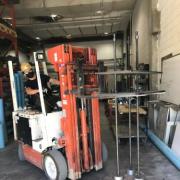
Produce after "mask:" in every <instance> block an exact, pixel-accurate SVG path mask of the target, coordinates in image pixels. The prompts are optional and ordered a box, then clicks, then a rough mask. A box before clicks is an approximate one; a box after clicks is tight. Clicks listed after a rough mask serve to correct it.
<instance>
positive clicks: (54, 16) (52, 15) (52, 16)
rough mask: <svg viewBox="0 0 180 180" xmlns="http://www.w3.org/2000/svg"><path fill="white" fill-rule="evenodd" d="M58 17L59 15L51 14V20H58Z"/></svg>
mask: <svg viewBox="0 0 180 180" xmlns="http://www.w3.org/2000/svg"><path fill="white" fill-rule="evenodd" d="M57 16H58V15H57V14H51V15H50V17H51V18H56V17H57Z"/></svg>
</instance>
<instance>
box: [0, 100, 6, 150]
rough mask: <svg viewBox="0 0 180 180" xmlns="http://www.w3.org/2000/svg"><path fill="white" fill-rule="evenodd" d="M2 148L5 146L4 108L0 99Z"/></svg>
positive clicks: (0, 139)
mask: <svg viewBox="0 0 180 180" xmlns="http://www.w3.org/2000/svg"><path fill="white" fill-rule="evenodd" d="M2 148H5V136H4V108H3V100H2V99H0V149H2Z"/></svg>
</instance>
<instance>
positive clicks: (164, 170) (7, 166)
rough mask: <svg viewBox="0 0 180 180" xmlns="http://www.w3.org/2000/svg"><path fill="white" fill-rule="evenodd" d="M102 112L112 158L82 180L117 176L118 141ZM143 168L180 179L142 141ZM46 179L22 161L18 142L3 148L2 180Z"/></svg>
mask: <svg viewBox="0 0 180 180" xmlns="http://www.w3.org/2000/svg"><path fill="white" fill-rule="evenodd" d="M101 110H102V111H101V112H102V113H101V114H102V117H101V119H102V138H103V141H104V142H105V144H106V145H107V148H108V152H109V158H108V161H107V162H106V163H105V164H104V168H103V170H101V171H98V172H95V171H93V172H90V173H87V174H84V175H83V178H82V179H83V180H112V179H113V177H114V175H116V151H115V141H114V139H113V136H112V132H111V131H110V129H109V125H108V121H107V119H106V118H105V116H104V111H103V108H102V109H101ZM140 148H141V153H140V167H141V174H142V176H143V178H144V179H145V180H180V172H179V171H178V170H177V169H176V168H175V167H174V166H173V165H172V164H171V163H170V162H169V161H168V160H167V159H166V158H165V157H164V156H163V155H162V154H161V153H160V152H159V151H158V150H157V149H156V148H155V147H154V146H153V145H152V144H151V143H150V142H147V143H146V144H141V146H140ZM128 153H129V152H128V143H127V144H122V145H120V169H121V174H122V175H124V174H125V173H126V171H127V169H128V162H129V160H128ZM133 155H134V157H133V162H135V163H133V167H134V168H135V169H136V146H135V144H134V145H133ZM24 179H26V180H46V179H47V178H46V177H45V175H44V173H43V172H42V171H41V170H40V169H38V168H36V167H35V166H33V165H31V164H30V163H28V162H20V161H19V160H18V156H17V145H16V144H15V143H11V144H10V145H8V146H7V148H5V149H4V150H1V151H0V180H24Z"/></svg>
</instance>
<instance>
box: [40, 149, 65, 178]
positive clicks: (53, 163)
mask: <svg viewBox="0 0 180 180" xmlns="http://www.w3.org/2000/svg"><path fill="white" fill-rule="evenodd" d="M43 164H44V171H45V174H46V176H47V177H48V178H49V179H50V180H65V179H66V177H67V163H66V160H65V158H64V156H63V155H62V153H61V152H59V151H57V150H51V151H49V152H48V153H47V154H46V155H45V156H44V161H43Z"/></svg>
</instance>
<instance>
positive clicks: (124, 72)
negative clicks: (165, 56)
mask: <svg viewBox="0 0 180 180" xmlns="http://www.w3.org/2000/svg"><path fill="white" fill-rule="evenodd" d="M95 74H98V75H112V74H123V75H138V74H142V75H146V74H147V75H148V74H162V72H161V71H129V70H118V71H105V72H95Z"/></svg>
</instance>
